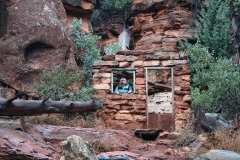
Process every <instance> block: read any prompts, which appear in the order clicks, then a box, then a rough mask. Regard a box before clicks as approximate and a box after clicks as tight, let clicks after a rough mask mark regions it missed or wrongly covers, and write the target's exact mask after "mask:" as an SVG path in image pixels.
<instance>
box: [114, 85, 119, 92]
mask: <svg viewBox="0 0 240 160" xmlns="http://www.w3.org/2000/svg"><path fill="white" fill-rule="evenodd" d="M114 93H116V94H119V90H118V86H117V87H116V88H115V90H114Z"/></svg>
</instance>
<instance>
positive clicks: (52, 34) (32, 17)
mask: <svg viewBox="0 0 240 160" xmlns="http://www.w3.org/2000/svg"><path fill="white" fill-rule="evenodd" d="M7 10H8V17H7V18H8V24H7V28H8V30H7V33H6V34H5V35H4V36H3V37H1V39H0V80H1V81H2V82H4V83H6V84H8V85H10V86H12V87H13V88H14V89H16V90H21V91H24V92H25V93H26V94H28V95H30V96H34V91H33V88H32V87H33V85H34V82H36V83H37V82H39V73H40V72H41V71H42V70H45V69H50V68H51V66H52V65H53V64H56V65H62V66H63V65H65V64H66V63H67V62H68V61H74V57H73V54H71V52H70V50H71V47H72V46H73V43H72V42H71V40H70V35H69V30H68V29H67V16H66V13H65V10H64V8H63V5H62V2H61V1H60V0H43V1H38V0H31V1H22V2H21V3H16V4H14V5H12V6H10V7H8V8H7ZM76 67H77V66H75V65H74V64H72V68H76Z"/></svg>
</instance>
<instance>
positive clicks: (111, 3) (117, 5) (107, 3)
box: [102, 0, 132, 10]
mask: <svg viewBox="0 0 240 160" xmlns="http://www.w3.org/2000/svg"><path fill="white" fill-rule="evenodd" d="M131 1H132V0H103V1H102V9H104V10H107V9H117V10H118V9H122V8H123V7H124V6H125V5H126V4H127V3H129V2H131Z"/></svg>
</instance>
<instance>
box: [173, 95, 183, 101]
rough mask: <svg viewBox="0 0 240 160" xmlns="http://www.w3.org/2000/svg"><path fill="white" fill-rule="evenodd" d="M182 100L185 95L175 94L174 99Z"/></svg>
mask: <svg viewBox="0 0 240 160" xmlns="http://www.w3.org/2000/svg"><path fill="white" fill-rule="evenodd" d="M182 100H183V96H182V95H174V101H179V102H181V101H182Z"/></svg>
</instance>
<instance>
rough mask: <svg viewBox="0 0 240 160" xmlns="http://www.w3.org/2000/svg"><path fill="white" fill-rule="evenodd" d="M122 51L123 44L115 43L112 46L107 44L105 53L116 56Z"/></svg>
mask: <svg viewBox="0 0 240 160" xmlns="http://www.w3.org/2000/svg"><path fill="white" fill-rule="evenodd" d="M121 49H122V46H121V43H119V42H113V43H112V44H108V43H107V44H106V46H105V47H104V52H105V54H106V55H110V54H116V53H117V52H118V51H120V50H121Z"/></svg>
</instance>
